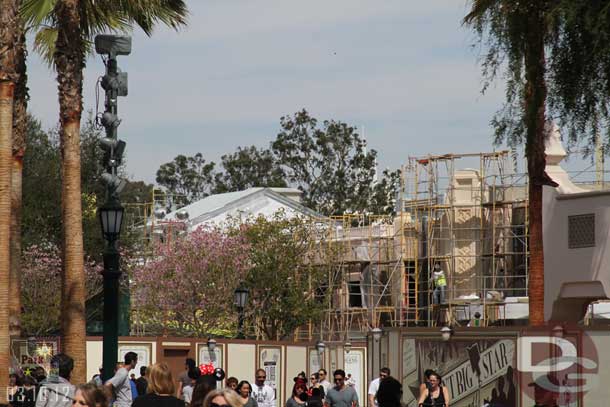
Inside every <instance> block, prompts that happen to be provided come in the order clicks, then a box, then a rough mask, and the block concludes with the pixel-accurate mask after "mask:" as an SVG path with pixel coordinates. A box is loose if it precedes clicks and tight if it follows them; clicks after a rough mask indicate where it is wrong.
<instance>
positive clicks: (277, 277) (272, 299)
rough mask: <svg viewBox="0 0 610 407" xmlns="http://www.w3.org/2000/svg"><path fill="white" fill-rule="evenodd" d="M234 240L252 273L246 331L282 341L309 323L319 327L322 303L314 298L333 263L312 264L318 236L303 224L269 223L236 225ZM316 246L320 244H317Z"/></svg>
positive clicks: (248, 278)
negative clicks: (238, 239)
mask: <svg viewBox="0 0 610 407" xmlns="http://www.w3.org/2000/svg"><path fill="white" fill-rule="evenodd" d="M233 231H234V233H235V234H239V233H244V234H245V238H246V241H247V243H248V261H249V264H250V268H249V270H248V273H247V276H246V280H245V281H246V285H247V287H248V288H249V290H250V295H249V299H248V301H249V305H247V306H246V308H245V309H246V321H247V322H246V326H247V327H249V328H250V330H249V332H250V334H252V333H253V332H254V333H255V334H256V336H257V338H258V339H265V340H282V339H286V338H287V337H289V336H290V335H292V334H293V333H294V330H295V329H296V328H298V327H300V326H302V325H304V324H305V323H307V321H310V320H311V321H313V322H314V323H316V321H319V318H320V317H321V315H322V311H323V310H324V309H325V305H326V301H325V300H324V298H319V297H318V298H316V297H315V296H314V292H316V288H317V287H318V285H319V284H323V283H324V282H325V281H327V276H328V272H329V271H328V269H329V267H331V266H330V264H331V262H328V264H325V265H324V266H321V265H317V264H316V261H315V260H316V259H315V255H316V251H315V250H314V248H315V247H316V243H317V242H316V231H315V229H313V228H311V227H309V225H308V224H307V223H306V222H303V220H302V219H298V218H293V219H287V218H286V217H285V215H284V214H283V213H282V212H278V213H276V214H275V215H274V217H273V218H271V219H267V218H265V217H263V216H260V217H257V218H251V219H248V220H246V221H245V223H241V222H236V223H235V225H234V226H233ZM318 243H319V242H318Z"/></svg>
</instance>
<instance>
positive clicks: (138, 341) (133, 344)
mask: <svg viewBox="0 0 610 407" xmlns="http://www.w3.org/2000/svg"><path fill="white" fill-rule="evenodd" d="M216 341H217V342H216V345H215V347H214V350H213V351H211V350H210V348H209V347H208V343H207V339H203V338H199V339H197V338H169V337H168V338H166V337H132V336H130V337H120V338H119V359H122V358H123V356H124V355H125V353H127V352H136V353H137V354H138V365H137V366H136V368H135V369H134V370H132V373H134V374H135V375H136V377H139V376H140V366H148V365H151V364H153V363H156V362H165V363H167V364H168V366H169V367H170V369H171V370H172V373H173V376H174V378H177V377H178V375H179V374H180V373H182V372H183V371H184V365H185V359H186V358H192V359H194V360H195V362H196V363H197V365H200V364H202V363H212V364H213V365H214V366H215V367H221V368H223V369H224V370H225V372H226V375H227V377H230V376H234V377H236V378H238V379H239V380H247V381H249V382H250V383H253V382H254V374H255V371H256V369H258V368H262V369H265V370H266V372H267V381H268V384H269V385H271V386H272V387H273V388H274V389H275V390H276V406H277V407H283V406H284V404H285V402H286V400H287V399H288V398H289V397H290V396H291V394H292V388H293V385H294V381H293V378H294V377H296V375H297V374H298V373H299V372H302V371H303V372H305V374H307V375H309V374H311V373H313V372H317V371H318V370H319V369H320V368H321V367H324V368H325V369H326V370H327V371H329V372H332V371H333V370H335V369H339V368H341V369H344V370H345V371H346V373H350V374H351V375H352V377H353V379H354V380H355V389H356V391H357V393H358V397H359V398H360V399H361V400H364V398H365V397H366V390H367V386H368V377H367V376H366V372H367V366H366V363H367V349H366V343H364V342H353V343H352V345H351V347H350V349H349V352H348V351H347V349H344V347H343V344H336V343H327V344H326V349H325V350H324V352H323V353H322V354H320V353H319V352H318V349H317V348H316V346H315V345H316V344H315V342H309V343H307V342H306V343H295V342H271V341H268V342H265V341H250V340H232V339H231V340H227V339H222V338H217V339H216ZM60 350H61V345H60V343H59V338H57V337H47V338H28V339H23V340H21V339H14V340H13V343H12V351H13V359H14V365H15V366H14V367H16V368H20V369H22V370H24V371H25V370H26V369H28V368H29V369H33V368H34V367H35V366H37V365H40V366H43V367H45V368H47V371H48V364H49V362H50V358H51V356H52V355H53V354H54V353H56V352H58V351H60ZM101 365H102V338H101V337H88V338H87V377H88V378H92V377H93V375H95V374H96V373H98V369H99V368H100V367H101ZM331 374H332V373H331ZM308 377H309V376H308ZM219 386H223V387H224V383H219Z"/></svg>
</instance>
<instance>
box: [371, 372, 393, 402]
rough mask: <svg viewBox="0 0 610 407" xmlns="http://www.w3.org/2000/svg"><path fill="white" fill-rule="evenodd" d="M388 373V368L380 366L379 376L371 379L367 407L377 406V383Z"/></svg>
mask: <svg viewBox="0 0 610 407" xmlns="http://www.w3.org/2000/svg"><path fill="white" fill-rule="evenodd" d="M389 375H390V369H389V368H387V367H382V368H381V369H380V370H379V377H378V378H376V379H374V380H373V381H371V384H369V391H368V395H369V407H377V391H378V390H379V383H381V381H382V380H383V379H385V378H386V377H388V376H389Z"/></svg>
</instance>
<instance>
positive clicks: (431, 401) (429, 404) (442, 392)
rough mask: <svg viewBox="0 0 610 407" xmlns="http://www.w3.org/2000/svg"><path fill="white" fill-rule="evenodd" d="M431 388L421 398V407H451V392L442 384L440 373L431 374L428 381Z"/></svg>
mask: <svg viewBox="0 0 610 407" xmlns="http://www.w3.org/2000/svg"><path fill="white" fill-rule="evenodd" d="M428 381H429V383H430V386H429V387H428V388H426V389H425V390H424V392H423V393H422V394H421V396H419V405H420V406H423V407H449V390H447V388H446V387H445V386H443V385H442V384H441V377H440V375H439V374H438V373H431V374H430V377H429V379H428Z"/></svg>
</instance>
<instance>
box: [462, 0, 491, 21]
mask: <svg viewBox="0 0 610 407" xmlns="http://www.w3.org/2000/svg"><path fill="white" fill-rule="evenodd" d="M497 3H498V0H472V7H471V8H470V12H469V13H468V14H466V16H465V17H464V19H463V20H462V24H465V25H470V24H473V23H475V22H476V21H477V20H481V19H483V18H484V17H485V15H486V14H487V12H489V11H490V10H491V9H492V8H493V7H494V6H495V5H496V4H497Z"/></svg>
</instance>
